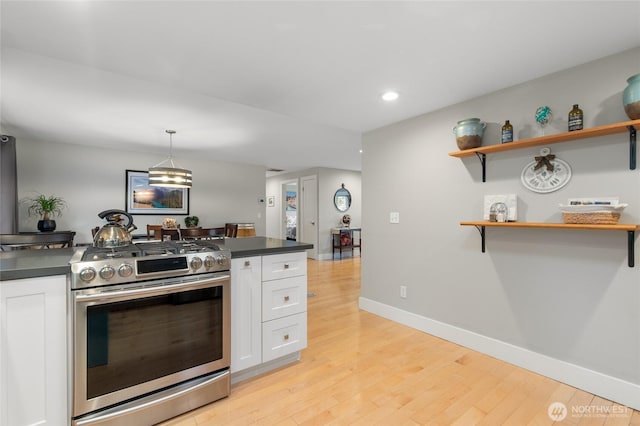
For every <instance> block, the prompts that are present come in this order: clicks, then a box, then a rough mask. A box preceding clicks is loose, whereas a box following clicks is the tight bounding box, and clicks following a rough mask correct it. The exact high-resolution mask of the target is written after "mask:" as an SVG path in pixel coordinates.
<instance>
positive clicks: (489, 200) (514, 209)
mask: <svg viewBox="0 0 640 426" xmlns="http://www.w3.org/2000/svg"><path fill="white" fill-rule="evenodd" d="M497 203H502V204H504V205H505V206H506V207H507V212H506V213H507V216H506V218H505V219H506V221H507V222H515V221H516V220H517V219H518V197H517V196H516V194H501V195H485V196H484V216H483V219H484V220H491V207H492V206H494V205H496V204H497Z"/></svg>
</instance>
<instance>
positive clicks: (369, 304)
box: [360, 49, 640, 409]
mask: <svg viewBox="0 0 640 426" xmlns="http://www.w3.org/2000/svg"><path fill="white" fill-rule="evenodd" d="M638 58H640V49H634V50H631V51H627V52H624V53H621V54H618V55H614V56H611V57H608V58H604V59H601V60H598V61H595V62H592V63H588V64H585V65H582V66H579V67H576V68H573V69H569V70H566V71H563V72H559V73H555V74H552V75H549V76H546V77H544V78H541V79H538V80H534V81H531V82H528V83H526V84H522V85H518V86H515V87H511V88H508V89H505V90H501V91H499V92H495V93H491V94H488V95H486V96H482V97H479V98H476V99H473V100H471V101H468V102H464V103H461V104H457V105H453V106H451V107H448V108H445V109H442V110H439V111H435V112H432V113H428V114H425V115H422V116H419V117H415V118H413V119H409V120H406V121H403V122H400V123H396V124H394V125H391V126H388V127H384V128H381V129H377V130H375V131H371V132H369V133H367V134H365V135H364V137H363V147H364V154H363V172H362V186H363V207H362V211H363V219H362V225H363V227H364V229H366V245H367V247H366V249H365V251H364V253H363V258H362V297H361V301H360V304H361V306H362V307H364V308H365V309H367V310H370V311H373V312H377V313H379V314H381V315H384V316H387V317H390V318H394V319H396V320H398V321H400V322H403V323H406V324H409V325H412V326H415V327H417V328H421V329H424V330H425V331H428V332H431V333H433V334H437V335H440V336H442V337H445V338H448V339H449V340H454V341H458V342H459V343H461V344H463V345H466V346H469V347H473V348H476V349H479V350H482V351H484V352H487V353H489V354H490V355H492V356H496V357H499V358H503V359H506V360H508V361H510V362H513V363H515V364H519V365H523V366H525V367H526V368H529V369H531V370H534V371H539V372H541V373H543V374H546V375H549V376H551V377H554V378H556V379H558V380H561V381H565V382H569V384H573V385H574V386H577V387H581V388H583V389H585V388H586V389H587V390H589V391H591V392H594V393H596V394H602V395H605V396H608V397H609V398H611V399H614V400H618V401H620V402H623V403H627V404H631V403H634V405H635V408H636V409H637V408H640V349H639V347H640V343H639V342H640V255H639V254H638V253H640V244H639V243H638V240H639V238H636V241H635V250H636V260H635V261H636V267H635V268H629V267H628V266H627V248H626V247H627V246H626V244H627V235H626V233H625V232H610V231H573V230H544V229H497V228H489V229H488V230H487V252H486V253H484V254H483V253H481V251H480V237H479V234H478V232H477V231H476V229H474V228H473V227H461V226H460V225H459V222H460V221H465V220H481V219H482V209H483V197H484V195H485V194H508V193H516V194H517V196H518V200H519V205H518V210H519V211H518V221H523V222H525V221H526V222H562V218H561V214H560V212H559V209H558V205H559V204H561V203H566V201H567V198H569V197H589V196H600V197H603V196H619V197H620V199H621V201H622V202H625V203H628V204H629V207H627V209H626V210H625V211H624V213H623V215H622V218H621V222H624V223H640V172H639V171H638V170H634V171H631V170H629V135H628V134H620V135H615V136H607V137H602V138H596V139H589V140H584V141H577V142H569V143H563V144H557V145H549V148H551V152H552V153H553V154H556V155H557V156H558V157H559V158H560V159H563V160H565V161H567V162H568V163H569V165H570V166H571V167H572V170H573V178H572V180H571V182H570V183H569V184H568V185H567V186H565V187H564V188H562V189H560V190H559V191H557V192H553V193H550V194H536V193H533V192H530V191H528V190H527V189H525V188H524V187H523V186H522V184H521V183H520V173H521V171H522V168H523V167H524V166H525V165H526V164H527V163H529V162H531V161H533V157H534V156H536V155H539V151H540V148H541V147H535V148H529V149H523V150H516V151H510V152H504V153H499V154H494V155H489V156H488V157H487V182H486V183H482V181H481V167H480V163H479V161H478V159H477V158H476V157H475V156H474V157H469V158H465V159H458V158H454V157H451V156H448V155H447V154H448V153H449V152H452V151H457V149H458V148H457V147H456V144H455V139H454V137H453V134H452V127H453V126H455V124H456V122H457V121H458V120H462V119H465V118H470V117H479V118H481V119H482V120H484V121H486V122H488V123H489V125H488V128H487V132H486V134H485V141H484V144H485V145H489V144H493V143H497V142H498V141H499V132H500V126H502V124H503V123H504V120H506V119H509V120H510V121H511V123H512V124H513V126H514V132H515V139H516V140H517V139H523V138H528V137H534V136H538V135H540V134H541V132H540V129H539V128H538V127H537V126H536V123H535V120H534V111H535V110H536V108H537V107H539V106H541V105H549V106H550V107H551V109H552V111H553V113H554V116H553V122H552V123H551V125H550V127H549V128H548V129H546V134H550V133H559V132H563V131H566V129H567V114H568V112H569V110H570V109H571V107H572V105H573V104H575V103H577V104H579V105H580V107H581V108H582V109H583V110H584V114H585V127H593V126H598V125H603V124H609V123H614V122H620V121H626V120H628V117H627V116H626V115H625V113H624V110H623V107H622V91H623V90H624V88H625V87H626V79H627V78H628V77H630V76H631V75H634V74H637V73H638V72H640V62H639V61H638ZM500 66H502V65H500ZM469 78H473V74H472V73H470V74H469ZM391 211H397V212H399V213H400V223H399V224H390V223H389V213H390V212H391ZM400 285H406V286H407V287H408V297H407V298H406V299H402V298H400V291H399V286H400Z"/></svg>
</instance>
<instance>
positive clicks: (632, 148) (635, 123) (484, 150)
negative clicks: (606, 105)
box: [449, 120, 640, 182]
mask: <svg viewBox="0 0 640 426" xmlns="http://www.w3.org/2000/svg"><path fill="white" fill-rule="evenodd" d="M638 128H640V120H630V121H623V122H620V123H614V124H606V125H604V126H598V127H592V128H590V129H583V130H575V131H573V132H564V133H556V134H554V135H548V136H540V137H537V138H530V139H522V140H519V141H516V142H508V143H501V144H495V145H487V146H480V147H478V148H472V149H465V150H463V151H455V152H450V153H449V155H450V156H452V157H457V158H464V157H471V156H473V155H475V156H477V157H478V158H479V159H480V162H481V163H482V181H483V182H485V181H486V155H487V154H495V153H498V152H503V151H512V150H515V149H524V148H530V147H534V146H540V145H551V144H556V143H562V142H571V141H576V140H584V139H590V138H596V137H600V136H607V135H614V134H618V133H625V132H629V169H630V170H635V168H636V129H638Z"/></svg>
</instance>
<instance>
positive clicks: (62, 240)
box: [0, 231, 76, 250]
mask: <svg viewBox="0 0 640 426" xmlns="http://www.w3.org/2000/svg"><path fill="white" fill-rule="evenodd" d="M75 235H76V233H75V232H74V231H58V232H21V233H18V234H0V250H4V249H5V248H9V249H12V250H16V249H53V248H67V247H73V238H74V237H75Z"/></svg>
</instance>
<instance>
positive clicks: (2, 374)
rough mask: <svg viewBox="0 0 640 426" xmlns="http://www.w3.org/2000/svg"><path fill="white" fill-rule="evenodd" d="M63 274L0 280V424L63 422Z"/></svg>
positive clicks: (64, 360)
mask: <svg viewBox="0 0 640 426" xmlns="http://www.w3.org/2000/svg"><path fill="white" fill-rule="evenodd" d="M66 289H67V280H66V277H65V276H63V275H59V276H52V277H41V278H29V279H21V280H9V281H2V282H0V396H1V397H0V398H1V399H0V424H1V425H11V426H23V425H36V424H37V425H53V426H59V425H64V424H68V423H69V418H68V417H67V376H68V373H67V338H66V335H67V332H66V331H67V325H66V324H67V314H66V312H67V304H66V303H67V302H66V301H67V296H66V294H67V291H66Z"/></svg>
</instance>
